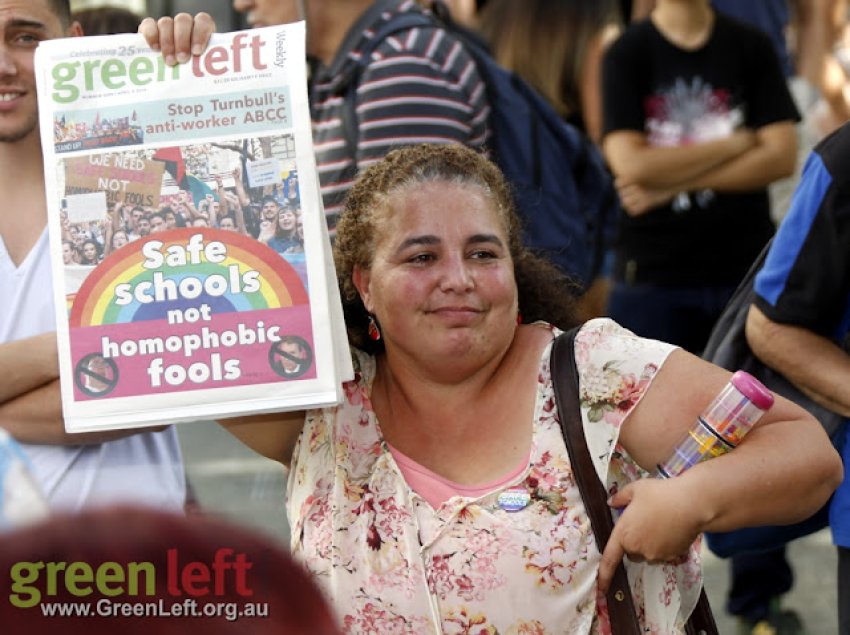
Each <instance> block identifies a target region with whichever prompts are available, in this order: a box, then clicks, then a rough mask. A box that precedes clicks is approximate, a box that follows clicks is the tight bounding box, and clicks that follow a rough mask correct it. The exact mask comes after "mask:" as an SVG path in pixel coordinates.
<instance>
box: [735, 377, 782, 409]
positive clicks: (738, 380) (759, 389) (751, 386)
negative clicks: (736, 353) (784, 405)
mask: <svg viewBox="0 0 850 635" xmlns="http://www.w3.org/2000/svg"><path fill="white" fill-rule="evenodd" d="M731 381H732V385H733V386H735V388H737V389H738V390H739V391H740V392H741V394H742V395H744V396H745V397H746V398H747V399H749V400H750V401H752V402H753V404H754V405H755V406H756V408H759V409H760V410H767V409H769V408H770V407H771V406H772V405H773V393H771V392H770V391H769V390H768V389H767V388H765V386H764V384H763V383H761V382H760V381H759V380H758V379H756V378H755V377H753V376H752V375H750V374H749V373H748V372H746V371H743V370H739V371H737V372H735V374H734V375H732V380H731Z"/></svg>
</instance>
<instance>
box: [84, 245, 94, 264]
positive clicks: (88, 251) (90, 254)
mask: <svg viewBox="0 0 850 635" xmlns="http://www.w3.org/2000/svg"><path fill="white" fill-rule="evenodd" d="M83 258H85V260H86V262H97V247H95V246H94V243H92V242H86V243H84V244H83Z"/></svg>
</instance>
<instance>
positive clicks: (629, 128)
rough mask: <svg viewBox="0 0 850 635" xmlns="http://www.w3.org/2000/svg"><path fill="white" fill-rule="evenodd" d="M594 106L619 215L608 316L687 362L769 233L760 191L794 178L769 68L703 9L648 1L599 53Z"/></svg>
mask: <svg viewBox="0 0 850 635" xmlns="http://www.w3.org/2000/svg"><path fill="white" fill-rule="evenodd" d="M603 108H604V131H603V135H604V136H603V149H604V152H605V155H606V158H607V159H608V162H609V165H610V166H611V168H612V170H613V172H614V174H615V176H616V184H617V188H618V192H619V193H620V197H621V199H622V202H623V208H624V210H625V214H624V216H623V218H622V219H621V234H620V237H619V239H618V243H617V245H616V248H615V251H616V259H615V264H614V288H613V291H612V294H611V300H610V302H609V306H608V313H609V315H610V316H611V317H613V318H614V319H615V320H618V321H619V322H620V323H621V324H623V325H624V326H626V327H628V328H630V329H632V330H634V331H636V332H637V333H638V334H639V335H642V336H646V337H652V338H656V339H661V340H665V341H668V342H672V343H675V344H678V345H680V346H682V347H684V348H685V349H687V350H689V351H691V352H694V353H697V354H698V353H699V352H700V351H701V350H702V347H703V346H704V344H705V341H706V340H707V338H708V334H709V332H710V330H711V327H712V326H713V324H714V322H715V321H716V319H717V317H718V316H719V314H720V311H721V310H722V309H723V306H724V305H725V304H726V301H727V300H728V298H729V296H730V295H731V293H732V291H733V290H734V288H735V287H736V285H737V283H738V281H739V280H740V279H741V278H742V277H743V275H744V273H745V272H746V271H747V269H748V267H749V265H750V263H751V262H752V261H753V260H754V259H755V257H756V256H757V255H758V253H759V251H760V250H761V248H762V247H763V245H764V244H765V242H766V241H767V240H768V238H770V236H771V235H772V234H773V231H774V226H773V223H772V221H771V219H770V209H769V207H770V203H769V199H768V195H767V189H766V188H767V185H768V184H769V183H771V182H772V181H774V180H777V179H779V178H782V177H785V176H787V175H789V174H791V173H792V172H793V169H794V164H795V157H796V135H795V130H794V123H795V121H797V120H798V119H799V115H798V113H797V109H796V107H795V105H794V102H793V100H792V98H791V95H790V93H789V92H788V89H787V86H786V82H785V78H784V76H783V73H782V69H781V68H780V65H779V62H778V61H777V58H776V54H775V52H774V50H773V48H772V45H771V43H770V41H769V39H768V38H767V37H766V36H765V35H764V34H762V33H761V32H760V31H757V30H756V29H754V28H752V27H749V26H747V25H744V24H742V23H739V22H736V21H734V20H731V19H729V18H726V17H724V16H722V15H718V14H716V13H715V12H714V10H713V9H712V8H711V6H710V4H709V1H708V0H659V2H658V3H657V5H656V7H655V9H654V10H653V11H652V13H651V14H650V17H649V18H648V19H645V20H642V21H639V22H636V23H634V24H632V25H631V26H630V27H629V28H628V29H627V30H626V32H625V33H624V34H623V35H622V36H621V37H620V38H619V39H618V40H617V41H616V42H614V44H613V45H612V46H611V47H610V48H609V50H608V52H607V54H606V56H605V60H604V65H603Z"/></svg>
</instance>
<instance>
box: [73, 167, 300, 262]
mask: <svg viewBox="0 0 850 635" xmlns="http://www.w3.org/2000/svg"><path fill="white" fill-rule="evenodd" d="M228 176H229V178H227V184H226V185H225V179H224V178H223V177H222V176H221V175H215V176H214V177H211V179H210V181H211V183H212V184H213V187H212V188H210V189H209V193H205V194H203V196H202V197H201V196H200V195H198V197H197V199H196V197H195V195H194V194H193V192H191V191H190V190H184V189H179V188H175V187H174V186H171V187H170V188H168V189H166V190H164V193H163V194H162V195H161V197H160V202H159V204H158V205H156V206H145V205H135V204H130V203H124V202H122V201H116V202H114V203H110V204H109V211H108V218H107V219H105V220H100V221H90V222H85V223H79V222H78V223H72V222H71V221H70V220H69V218H68V212H67V210H63V211H62V212H61V215H62V216H61V218H62V241H63V245H64V247H63V260H64V263H65V264H66V265H88V266H92V265H97V264H98V263H100V262H102V261H103V259H104V258H106V257H107V256H109V255H110V254H111V253H113V252H115V251H117V250H118V249H120V248H121V247H123V246H124V245H126V244H127V243H131V242H133V241H135V240H138V239H139V238H143V237H145V236H148V235H149V234H155V233H157V232H161V231H165V230H169V229H175V228H178V227H207V228H213V229H221V230H224V231H233V232H238V233H240V234H243V235H245V236H250V237H251V238H255V239H257V240H259V241H261V242H263V243H265V244H267V245H268V246H269V247H271V248H272V249H274V250H275V251H277V252H278V253H280V254H288V255H292V254H298V253H302V252H303V251H304V234H303V226H302V218H301V199H300V194H299V189H298V173H297V171H296V170H291V171H289V172H288V173H287V174H286V177H285V178H284V179H283V180H282V181H281V182H280V183H278V184H275V185H270V186H263V187H258V188H250V187H248V186H247V185H246V184H245V181H244V179H243V177H242V168H241V167H237V168H234V169H233V171H232V172H231V173H230V175H228Z"/></svg>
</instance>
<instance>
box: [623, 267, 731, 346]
mask: <svg viewBox="0 0 850 635" xmlns="http://www.w3.org/2000/svg"><path fill="white" fill-rule="evenodd" d="M733 291H735V286H734V285H732V286H719V287H661V286H656V285H649V284H635V285H630V284H625V283H623V282H615V283H614V286H613V288H612V290H611V295H610V297H609V299H608V312H607V313H608V316H609V317H611V318H612V319H613V320H615V321H616V322H618V323H619V324H621V325H622V326H625V327H626V328H627V329H629V330H630V331H633V332H634V333H635V334H637V335H640V336H642V337H649V338H652V339H656V340H662V341H664V342H669V343H671V344H676V345H677V346H681V347H682V348H684V349H685V350H686V351H690V352H691V353H694V354H695V355H699V354H700V353H701V352H702V349H703V348H704V347H705V343H706V342H707V341H708V336H709V334H710V333H711V329H712V327H713V326H714V323H715V322H716V321H717V318H719V317H720V313H721V312H722V311H723V308H724V307H725V306H726V303H727V302H728V301H729V298H730V297H732V292H733Z"/></svg>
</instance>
